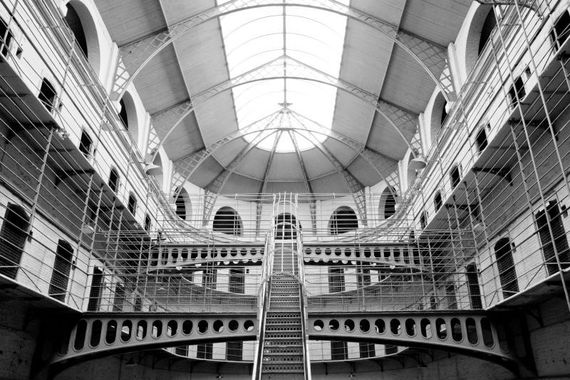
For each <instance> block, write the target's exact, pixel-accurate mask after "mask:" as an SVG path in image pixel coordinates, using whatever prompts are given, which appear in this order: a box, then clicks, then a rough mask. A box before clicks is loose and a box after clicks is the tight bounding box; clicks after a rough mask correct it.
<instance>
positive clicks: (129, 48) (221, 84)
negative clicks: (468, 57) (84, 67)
mask: <svg viewBox="0 0 570 380" xmlns="http://www.w3.org/2000/svg"><path fill="white" fill-rule="evenodd" d="M95 1H96V4H97V6H98V8H99V11H100V12H101V14H102V16H103V19H104V21H105V23H106V26H107V28H108V30H109V31H110V33H111V36H112V38H113V40H114V41H115V42H116V43H117V44H118V45H119V48H120V50H121V53H122V54H123V57H125V62H126V63H127V68H128V69H129V70H131V71H132V72H134V71H135V70H136V68H137V67H136V66H132V67H129V64H128V63H129V57H132V56H135V55H137V54H140V52H139V50H140V46H141V45H142V46H146V48H147V49H148V46H149V45H148V44H146V45H145V43H146V42H148V41H155V42H156V40H157V38H156V37H157V36H164V35H165V32H166V33H170V36H171V37H174V38H173V42H172V43H171V44H169V45H167V46H166V47H165V48H164V49H162V50H161V52H160V53H159V54H157V55H156V57H154V58H153V59H151V60H150V61H149V62H148V63H147V64H146V65H145V66H144V68H143V69H142V71H141V72H140V73H139V74H137V75H136V78H135V80H134V84H135V86H136V88H137V91H138V92H139V94H140V96H141V98H142V100H143V103H144V104H145V106H146V109H147V110H148V112H150V114H151V116H152V120H153V124H154V126H155V128H156V129H157V131H158V134H159V135H160V137H161V138H163V139H164V138H165V137H166V139H165V140H164V141H163V144H164V147H165V149H166V151H167V154H168V156H169V158H170V159H172V160H173V161H174V163H175V167H177V168H179V169H180V170H184V165H187V162H192V161H191V160H190V161H189V160H188V157H192V155H193V154H196V153H197V152H203V151H204V149H208V150H209V151H211V155H209V156H208V157H207V159H205V160H203V161H202V162H201V164H200V166H199V167H197V168H196V169H195V170H192V171H191V176H190V178H189V180H190V181H191V182H193V183H194V184H196V185H198V186H201V187H204V188H207V189H209V190H211V191H214V192H221V193H256V192H261V191H264V192H277V191H294V192H315V193H330V192H350V191H356V190H357V188H358V187H361V186H368V185H374V184H376V183H377V182H379V181H380V180H381V179H382V178H383V177H387V176H389V175H390V174H391V173H393V172H394V171H395V170H396V168H397V161H398V160H400V159H402V158H403V156H404V154H405V152H406V150H407V148H408V143H409V142H410V141H411V140H412V138H413V136H414V134H415V133H416V128H417V127H416V124H417V120H416V119H417V115H418V113H420V112H422V111H423V110H424V108H425V107H426V104H427V102H428V100H429V97H430V96H431V94H432V92H433V90H434V88H435V82H434V80H433V79H432V78H430V76H429V75H428V73H427V72H426V70H425V68H423V67H422V65H420V64H419V63H418V62H417V60H416V59H414V57H412V55H411V54H409V52H408V51H407V50H408V49H412V50H414V49H415V50H414V51H423V52H424V53H425V54H427V55H428V57H427V58H426V62H425V63H424V65H425V66H426V67H428V68H429V69H431V70H432V72H433V74H434V75H435V76H436V77H439V75H440V74H441V69H442V65H437V64H436V65H433V64H432V65H431V66H430V64H431V62H429V61H430V57H429V54H431V53H430V52H437V53H439V54H440V55H441V54H445V52H446V50H447V46H448V44H449V43H450V42H452V41H453V40H454V39H455V37H456V35H457V33H458V31H459V27H460V25H461V23H462V22H463V18H464V17H465V14H466V12H467V9H468V7H469V5H470V3H471V0H437V1H427V0H343V1H342V2H341V1H335V0H296V1H289V0H273V1H271V0H257V1H252V0H229V1H228V0H218V1H216V0H192V1H188V0H121V1H116V0H95ZM300 5H302V6H300ZM216 7H217V11H216ZM244 7H246V8H247V9H239V10H236V9H235V8H244ZM331 9H333V10H334V11H335V12H330V10H331ZM224 10H231V12H225V11H224ZM220 12H221V13H223V14H222V15H221V16H220V15H219V13H220ZM216 13H218V14H216ZM199 14H207V15H208V16H207V17H203V18H202V19H201V21H200V22H199V23H196V22H195V20H196V19H197V18H196V17H194V16H196V15H199ZM347 14H348V15H349V16H350V17H346V15H347ZM218 16H219V17H218ZM369 16H372V17H369ZM189 20H194V21H192V22H193V23H194V24H195V25H193V26H192V27H191V28H190V29H188V28H185V27H184V26H185V25H188V23H189ZM396 39H397V40H398V43H396ZM141 42H142V43H141ZM418 49H419V50H418ZM426 52H427V53H426ZM422 54H423V53H422ZM417 55H418V56H420V58H422V59H424V57H423V56H422V55H421V54H417ZM335 62H336V63H337V64H336V66H335ZM327 99H328V100H327ZM188 104H191V105H192V109H193V112H186V113H183V114H182V115H185V116H184V118H183V119H181V117H180V115H181V112H180V109H185V110H187V109H188ZM327 107H329V108H327ZM323 110H324V111H323ZM327 110H328V111H327ZM327 112H328V114H327ZM388 119H390V120H388ZM174 125H176V128H174V129H172V126H174ZM394 126H396V127H397V129H398V130H396V129H395V128H394ZM404 139H405V140H406V141H404ZM220 141H223V144H220ZM212 147H216V149H212ZM350 179H352V181H351V180H350Z"/></svg>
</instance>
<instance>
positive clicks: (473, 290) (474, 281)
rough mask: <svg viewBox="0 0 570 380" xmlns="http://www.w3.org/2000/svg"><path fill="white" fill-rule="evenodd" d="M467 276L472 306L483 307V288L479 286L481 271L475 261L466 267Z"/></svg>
mask: <svg viewBox="0 0 570 380" xmlns="http://www.w3.org/2000/svg"><path fill="white" fill-rule="evenodd" d="M465 276H466V277H467V290H468V291H469V301H470V302H471V308H473V309H482V308H483V303H482V302H481V289H480V287H479V271H478V270H477V266H476V265H475V264H474V263H472V264H469V265H467V267H465Z"/></svg>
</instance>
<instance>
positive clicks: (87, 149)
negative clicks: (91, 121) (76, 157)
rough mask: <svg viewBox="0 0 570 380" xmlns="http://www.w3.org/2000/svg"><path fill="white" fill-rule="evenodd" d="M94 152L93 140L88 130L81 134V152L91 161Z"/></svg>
mask: <svg viewBox="0 0 570 380" xmlns="http://www.w3.org/2000/svg"><path fill="white" fill-rule="evenodd" d="M92 150H93V139H91V136H89V133H87V131H86V130H83V131H82V132H81V140H79V151H80V152H81V153H83V155H84V156H85V158H87V159H90V158H91V155H92Z"/></svg>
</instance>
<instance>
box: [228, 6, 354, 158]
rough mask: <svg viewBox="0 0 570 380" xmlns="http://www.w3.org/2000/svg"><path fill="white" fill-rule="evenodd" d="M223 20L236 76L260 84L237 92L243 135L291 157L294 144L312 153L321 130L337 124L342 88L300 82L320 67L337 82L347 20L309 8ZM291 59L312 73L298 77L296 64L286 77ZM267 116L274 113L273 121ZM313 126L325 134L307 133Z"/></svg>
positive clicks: (235, 15)
mask: <svg viewBox="0 0 570 380" xmlns="http://www.w3.org/2000/svg"><path fill="white" fill-rule="evenodd" d="M227 1H229V0H218V4H223V3H226V2H227ZM288 1H290V0H285V2H288ZM341 2H342V3H344V4H346V5H348V4H349V2H350V0H341ZM291 3H293V1H291ZM220 23H221V28H222V35H223V39H224V47H225V52H226V58H227V63H228V70H229V75H230V77H231V78H238V77H239V76H240V75H247V77H248V78H249V79H252V80H256V81H254V82H252V83H248V84H244V85H240V86H237V87H234V88H233V89H232V93H233V98H234V104H235V112H236V116H237V120H238V125H239V128H240V129H241V130H243V131H244V138H245V139H246V140H247V141H249V142H252V141H255V142H256V144H257V146H258V147H259V148H262V149H266V150H273V149H275V150H276V151H278V152H292V151H294V150H295V146H296V147H297V149H299V150H306V149H309V148H312V147H313V146H314V144H313V142H314V141H315V140H316V141H323V140H325V139H326V134H325V133H323V127H324V128H325V129H326V128H328V130H330V128H331V127H332V121H333V114H334V109H335V102H336V94H337V89H336V88H335V87H333V86H329V85H326V84H322V83H318V82H315V81H308V80H303V79H301V77H309V78H310V77H315V75H314V74H313V75H312V74H311V73H312V72H313V70H319V71H322V72H324V73H326V74H328V75H331V76H333V77H336V78H338V76H339V72H340V64H341V59H342V51H343V46H344V37H345V30H346V17H345V16H341V15H338V14H335V13H332V12H327V11H323V10H318V9H311V8H306V7H298V6H266V7H259V8H254V9H250V10H246V11H240V12H236V13H232V14H229V15H226V16H223V17H221V18H220ZM290 60H297V61H299V62H302V63H303V64H304V65H307V66H309V67H310V68H304V71H305V72H300V71H299V67H300V65H297V66H296V67H297V69H296V70H295V71H294V72H291V71H289V72H288V71H287V68H288V65H289V67H290V63H291V62H290ZM284 77H285V78H284ZM258 79H259V80H258ZM261 79H263V80H261ZM268 115H275V117H274V118H270V121H269V123H268V120H267V118H266V117H267V116H268ZM292 115H296V116H295V117H293V116H292ZM301 119H304V121H303V122H301V121H300V120H301ZM256 120H258V121H259V122H258V123H256ZM252 125H253V126H252ZM315 125H319V126H321V127H319V128H318V129H317V130H318V132H319V133H314V134H308V132H306V130H307V129H311V128H313V127H314V126H315ZM246 128H247V129H246ZM268 128H269V129H268ZM263 129H268V130H266V131H263V132H262V130H263ZM252 130H255V131H257V132H255V133H251V131H252ZM246 131H249V133H245V132H246ZM276 139H277V141H276Z"/></svg>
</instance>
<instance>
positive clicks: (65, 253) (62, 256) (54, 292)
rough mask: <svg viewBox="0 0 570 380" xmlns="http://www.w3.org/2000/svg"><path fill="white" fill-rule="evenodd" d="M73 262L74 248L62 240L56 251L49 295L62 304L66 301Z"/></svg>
mask: <svg viewBox="0 0 570 380" xmlns="http://www.w3.org/2000/svg"><path fill="white" fill-rule="evenodd" d="M72 261H73V248H72V247H71V244H69V242H67V241H65V240H60V241H59V243H58V244H57V250H56V251H55V261H54V264H53V273H52V275H51V281H50V283H49V290H48V294H49V295H50V296H52V297H53V298H55V299H56V300H59V301H62V302H63V301H65V294H66V292H67V284H68V282H69V273H70V272H71V264H72Z"/></svg>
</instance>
